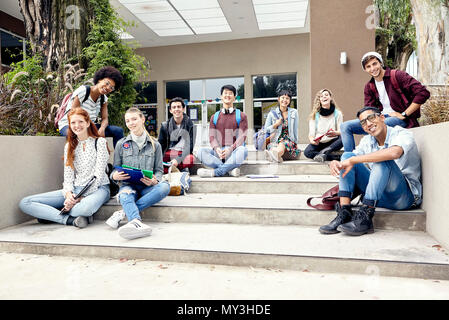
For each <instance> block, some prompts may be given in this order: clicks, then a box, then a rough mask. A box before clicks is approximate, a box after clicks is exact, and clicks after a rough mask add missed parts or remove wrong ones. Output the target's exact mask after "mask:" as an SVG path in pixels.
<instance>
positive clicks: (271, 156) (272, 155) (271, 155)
mask: <svg viewBox="0 0 449 320" xmlns="http://www.w3.org/2000/svg"><path fill="white" fill-rule="evenodd" d="M265 157H267V158H268V160H269V161H271V162H282V160H281V159H279V156H278V153H277V152H276V151H274V150H273V149H271V150H265Z"/></svg>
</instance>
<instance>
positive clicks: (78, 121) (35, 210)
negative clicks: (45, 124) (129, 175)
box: [19, 108, 110, 228]
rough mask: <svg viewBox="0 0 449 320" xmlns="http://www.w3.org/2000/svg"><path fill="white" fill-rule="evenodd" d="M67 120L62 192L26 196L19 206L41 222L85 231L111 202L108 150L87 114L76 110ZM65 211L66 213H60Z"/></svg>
mask: <svg viewBox="0 0 449 320" xmlns="http://www.w3.org/2000/svg"><path fill="white" fill-rule="evenodd" d="M67 118H68V122H69V128H68V130H67V143H66V144H65V147H64V182H63V188H62V190H56V191H50V192H46V193H41V194H37V195H32V196H28V197H25V198H23V199H22V200H21V201H20V204H19V207H20V209H21V210H22V211H23V212H24V213H26V214H29V215H31V216H33V217H35V218H37V219H38V221H39V222H41V223H48V222H49V221H50V222H56V223H60V224H65V225H73V226H75V227H78V228H84V227H86V226H87V224H88V223H90V222H91V221H92V216H93V214H94V213H95V212H97V211H98V209H100V207H101V206H102V205H103V204H104V203H105V202H106V201H108V200H109V195H110V191H109V178H108V176H107V174H106V172H105V169H106V164H107V162H108V159H109V150H108V146H107V143H106V139H104V138H101V137H100V135H99V134H98V130H97V127H96V126H95V125H94V124H93V123H92V121H91V120H90V118H89V114H88V113H87V111H85V110H84V109H83V108H75V109H73V110H71V111H70V112H69V113H68V114H67ZM93 177H95V180H94V182H93V183H92V184H91V186H90V187H89V188H88V189H87V191H86V192H85V193H84V194H83V195H82V197H80V198H75V196H76V195H77V194H78V193H79V192H80V191H81V190H82V189H83V188H84V187H85V186H86V185H87V184H88V183H89V181H91V179H92V178H93ZM62 208H64V211H65V212H66V213H63V214H61V209H62Z"/></svg>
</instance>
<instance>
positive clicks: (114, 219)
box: [106, 209, 126, 229]
mask: <svg viewBox="0 0 449 320" xmlns="http://www.w3.org/2000/svg"><path fill="white" fill-rule="evenodd" d="M125 216H126V214H125V211H123V209H122V210H119V211H115V212H114V213H113V214H112V216H110V217H109V219H108V220H106V224H107V225H108V226H110V227H111V228H113V229H117V228H118V226H119V224H120V221H122V220H123V219H125Z"/></svg>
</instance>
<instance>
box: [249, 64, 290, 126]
mask: <svg viewBox="0 0 449 320" xmlns="http://www.w3.org/2000/svg"><path fill="white" fill-rule="evenodd" d="M296 88H297V85H296V73H292V74H281V75H259V76H254V77H253V95H254V99H253V107H254V108H253V121H254V130H255V131H257V130H259V129H261V128H262V127H263V125H264V124H265V121H266V119H267V116H268V113H269V112H270V111H271V110H273V109H275V108H276V107H277V106H278V100H277V97H278V93H279V92H280V91H281V90H284V89H286V90H289V91H290V92H291V93H292V101H291V103H290V107H291V108H294V109H296V108H297V104H298V99H297V97H296V95H297V89H296Z"/></svg>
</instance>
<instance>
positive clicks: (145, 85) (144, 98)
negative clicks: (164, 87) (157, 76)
mask: <svg viewBox="0 0 449 320" xmlns="http://www.w3.org/2000/svg"><path fill="white" fill-rule="evenodd" d="M134 89H136V91H137V96H136V102H135V104H148V103H157V83H156V81H150V82H138V83H136V85H135V86H134Z"/></svg>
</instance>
